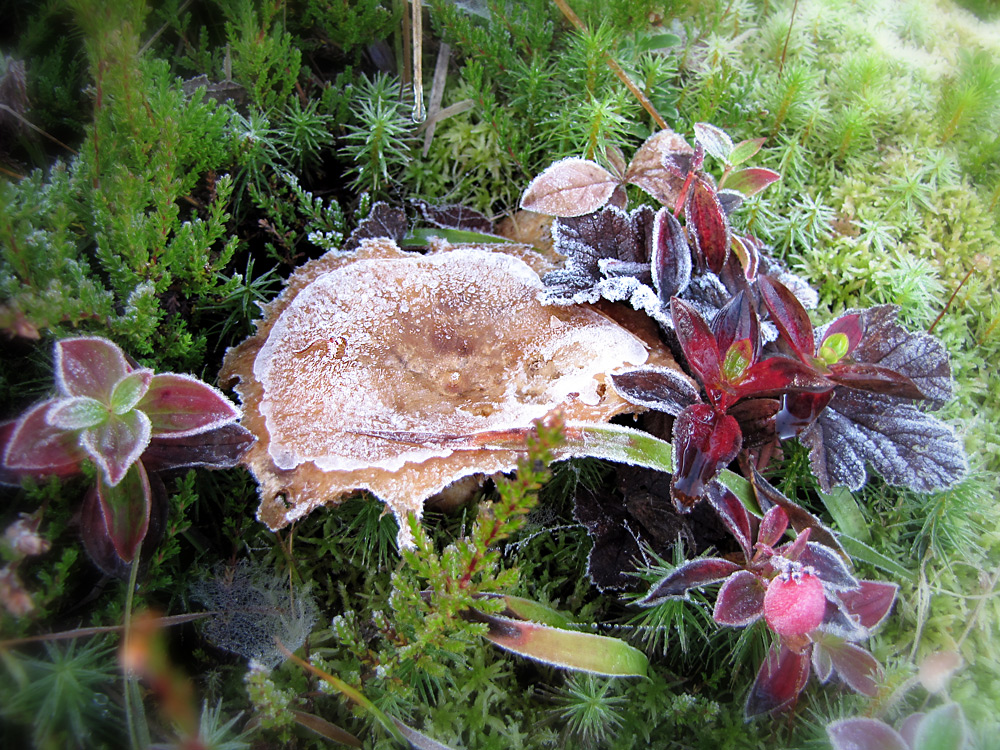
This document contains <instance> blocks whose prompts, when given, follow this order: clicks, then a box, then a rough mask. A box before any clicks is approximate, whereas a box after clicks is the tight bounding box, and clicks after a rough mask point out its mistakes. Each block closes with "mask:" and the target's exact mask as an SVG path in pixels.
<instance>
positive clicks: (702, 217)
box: [684, 175, 732, 273]
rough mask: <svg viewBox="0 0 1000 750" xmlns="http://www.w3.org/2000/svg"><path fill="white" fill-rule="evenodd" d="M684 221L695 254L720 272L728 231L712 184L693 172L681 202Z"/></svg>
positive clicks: (728, 237) (727, 221)
mask: <svg viewBox="0 0 1000 750" xmlns="http://www.w3.org/2000/svg"><path fill="white" fill-rule="evenodd" d="M684 220H685V222H686V223H687V229H688V233H689V235H690V237H691V240H692V241H693V243H694V247H695V251H696V254H697V255H698V256H699V257H700V258H702V259H703V261H704V263H705V264H706V265H707V266H708V268H709V269H711V270H712V271H714V272H715V273H719V272H721V271H722V269H723V267H724V266H725V265H726V259H727V258H728V257H729V244H730V241H731V237H732V234H731V231H730V228H729V220H728V219H727V218H726V213H725V211H723V210H722V204H721V203H719V199H718V197H717V196H716V194H715V186H714V185H712V184H711V183H710V182H709V181H708V179H707V178H705V177H703V176H701V175H696V176H695V179H694V182H693V183H692V184H691V188H690V192H689V193H688V197H687V200H686V201H685V203H684Z"/></svg>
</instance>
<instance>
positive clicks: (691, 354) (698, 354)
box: [670, 297, 722, 388]
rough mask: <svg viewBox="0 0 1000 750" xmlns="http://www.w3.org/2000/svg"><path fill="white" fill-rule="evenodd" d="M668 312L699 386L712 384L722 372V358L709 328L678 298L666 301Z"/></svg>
mask: <svg viewBox="0 0 1000 750" xmlns="http://www.w3.org/2000/svg"><path fill="white" fill-rule="evenodd" d="M670 315H671V318H672V319H673V321H674V331H675V332H676V333H677V339H678V341H679V342H680V345H681V349H683V350H684V358H685V360H687V365H688V367H690V368H691V370H692V371H694V374H695V376H696V377H697V378H698V380H700V381H701V383H702V384H703V385H706V386H708V387H713V388H714V387H716V386H717V384H718V383H719V380H720V378H721V375H722V357H721V352H719V345H718V343H717V342H716V340H715V334H713V333H712V329H711V328H710V327H709V325H708V323H706V322H705V319H704V318H702V317H701V315H700V314H699V313H698V311H697V310H696V309H695V308H694V307H693V306H692V305H691V304H689V303H688V302H685V301H684V300H682V299H680V298H679V297H674V298H673V299H672V300H670Z"/></svg>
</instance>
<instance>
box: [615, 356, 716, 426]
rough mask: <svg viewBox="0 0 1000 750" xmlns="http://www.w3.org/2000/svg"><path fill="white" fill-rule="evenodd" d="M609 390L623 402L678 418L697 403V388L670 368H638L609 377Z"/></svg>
mask: <svg viewBox="0 0 1000 750" xmlns="http://www.w3.org/2000/svg"><path fill="white" fill-rule="evenodd" d="M611 386H612V387H613V388H614V389H615V392H617V393H618V395H619V396H621V397H622V398H624V399H625V400H626V401H628V402H630V403H633V404H636V405H638V406H645V407H646V408H647V409H655V410H657V411H662V412H666V413H667V414H670V415H672V416H675V417H676V416H677V415H678V414H680V413H681V411H683V410H684V409H685V408H687V407H688V406H690V405H691V404H693V403H696V402H697V401H698V400H699V399H698V388H697V386H696V385H694V383H692V382H691V379H690V378H689V377H687V376H686V375H685V374H684V373H682V372H679V371H678V370H675V369H673V368H671V367H653V366H650V367H641V368H638V369H635V370H625V371H624V372H619V373H615V374H613V375H612V376H611Z"/></svg>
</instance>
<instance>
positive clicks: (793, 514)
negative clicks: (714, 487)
mask: <svg viewBox="0 0 1000 750" xmlns="http://www.w3.org/2000/svg"><path fill="white" fill-rule="evenodd" d="M750 482H751V484H753V488H754V494H755V495H756V497H757V504H758V505H759V506H760V507H761V508H762V509H763V508H770V507H771V506H772V505H777V506H780V507H781V509H782V510H784V511H785V513H786V515H787V518H788V521H789V523H791V525H792V528H793V529H795V530H796V531H797V532H799V533H800V534H801V533H802V532H803V531H805V530H806V529H811V530H812V531H811V534H812V540H813V541H814V542H819V543H820V544H824V545H826V546H827V547H830V548H831V549H834V550H836V551H837V553H838V554H840V555H841V556H842V557H843V558H844V559H848V555H847V553H846V552H844V549H843V547H841V546H840V542H838V541H837V537H835V536H834V535H833V532H832V531H830V529H828V528H827V527H826V526H825V525H824V524H823V522H822V521H820V520H819V519H818V518H817V517H816V516H814V515H813V514H812V513H810V512H809V511H807V510H806V509H805V508H803V507H802V506H801V505H799V504H797V503H794V502H792V501H791V500H789V499H788V498H787V497H785V495H784V494H783V493H782V492H780V491H779V490H778V489H777V488H776V487H774V486H773V485H772V484H771V483H770V482H768V481H767V480H766V479H765V478H764V476H763V475H762V474H761V473H760V472H759V471H757V470H756V469H754V470H753V471H752V473H751V476H750Z"/></svg>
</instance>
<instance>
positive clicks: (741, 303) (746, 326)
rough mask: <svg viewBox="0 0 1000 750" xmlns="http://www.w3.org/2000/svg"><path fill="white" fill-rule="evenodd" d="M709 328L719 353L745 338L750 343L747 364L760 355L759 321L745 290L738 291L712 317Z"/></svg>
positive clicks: (754, 360)
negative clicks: (749, 359) (749, 357)
mask: <svg viewBox="0 0 1000 750" xmlns="http://www.w3.org/2000/svg"><path fill="white" fill-rule="evenodd" d="M710 328H711V330H712V334H713V335H714V336H715V341H716V344H717V346H718V347H719V353H720V354H722V353H725V352H728V351H729V348H730V347H731V346H732V345H733V344H734V343H735V342H737V341H741V340H744V339H746V340H748V341H749V342H750V345H751V361H750V363H749V364H753V363H755V362H756V361H757V359H758V357H760V322H759V321H758V320H757V313H756V312H755V311H754V309H753V307H752V306H751V305H750V298H749V297H748V296H747V294H746V292H743V291H740V292H738V293H737V294H736V295H735V296H734V297H733V298H732V299H731V300H730V301H729V302H728V303H727V304H726V305H725V306H724V307H723V308H722V309H721V310H719V312H717V313H716V314H715V317H713V318H712V323H711V325H710Z"/></svg>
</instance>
